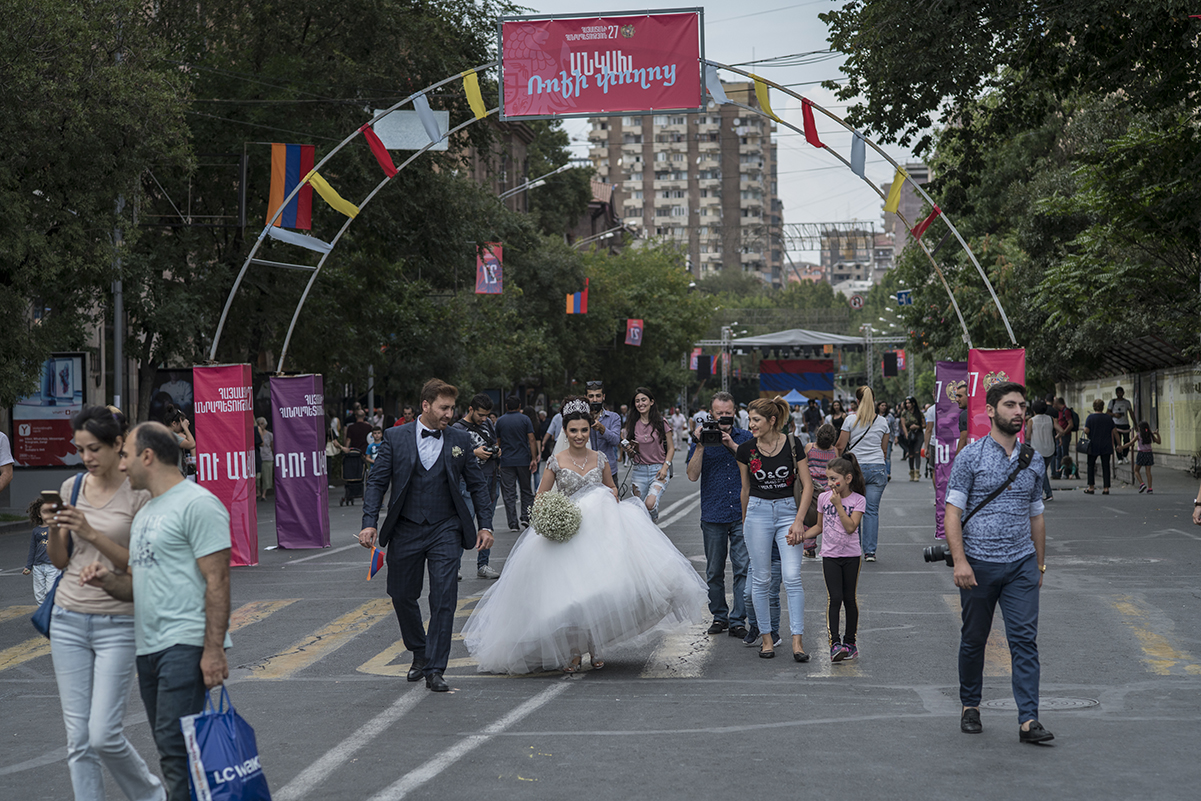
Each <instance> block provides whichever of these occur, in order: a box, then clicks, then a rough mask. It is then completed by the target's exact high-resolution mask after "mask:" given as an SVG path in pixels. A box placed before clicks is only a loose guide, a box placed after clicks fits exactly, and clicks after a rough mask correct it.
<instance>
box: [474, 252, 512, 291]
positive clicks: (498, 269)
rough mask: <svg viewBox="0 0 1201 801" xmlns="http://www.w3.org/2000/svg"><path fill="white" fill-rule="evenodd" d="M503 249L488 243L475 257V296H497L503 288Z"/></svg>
mask: <svg viewBox="0 0 1201 801" xmlns="http://www.w3.org/2000/svg"><path fill="white" fill-rule="evenodd" d="M503 264H504V248H503V247H502V246H501V244H500V243H499V242H488V243H486V244H485V245H484V247H482V248H480V249H478V251H477V252H476V255H475V294H477V295H499V294H500V293H501V292H503V291H504V288H505V277H504V273H503V269H504V267H503Z"/></svg>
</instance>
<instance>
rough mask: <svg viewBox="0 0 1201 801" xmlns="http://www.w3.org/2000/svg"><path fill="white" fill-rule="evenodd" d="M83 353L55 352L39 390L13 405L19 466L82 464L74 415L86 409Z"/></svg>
mask: <svg viewBox="0 0 1201 801" xmlns="http://www.w3.org/2000/svg"><path fill="white" fill-rule="evenodd" d="M85 364H86V357H85V355H84V354H82V353H55V354H52V355H51V356H50V358H49V359H47V360H46V361H45V362H44V363H43V364H42V377H41V381H40V383H39V386H38V391H37V392H35V393H33V394H32V395H26V396H25V397H23V398H18V399H17V402H16V403H14V404H13V415H12V419H13V441H12V450H13V460H14V461H15V462H16V464H17V466H18V467H62V466H64V465H73V464H79V463H80V459H79V455H78V454H77V453H76V452H75V445H74V444H73V443H72V441H71V440H72V437H73V436H74V432H73V431H72V429H71V418H72V417H74V416H75V415H76V414H78V413H79V412H80V411H81V410H82V409H83V404H84V376H85V374H84V366H85Z"/></svg>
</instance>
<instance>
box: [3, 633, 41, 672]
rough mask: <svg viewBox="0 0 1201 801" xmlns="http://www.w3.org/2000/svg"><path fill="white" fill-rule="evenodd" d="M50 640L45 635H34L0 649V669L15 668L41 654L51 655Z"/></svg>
mask: <svg viewBox="0 0 1201 801" xmlns="http://www.w3.org/2000/svg"><path fill="white" fill-rule="evenodd" d="M49 654H50V640H48V639H47V638H45V637H41V636H38V637H34V638H32V639H29V640H26V641H25V642H23V643H21V644H19V645H14V646H12V647H11V648H5V649H4V650H3V651H0V671H5V670H8V669H9V668H15V667H16V666H17V665H23V664H25V663H26V662H29V661H30V660H33V659H37V658H38V657H41V656H49Z"/></svg>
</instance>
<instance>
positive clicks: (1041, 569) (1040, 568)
mask: <svg viewBox="0 0 1201 801" xmlns="http://www.w3.org/2000/svg"><path fill="white" fill-rule="evenodd" d="M1038 572H1039V573H1046V572H1047V566H1046V565H1039V566H1038Z"/></svg>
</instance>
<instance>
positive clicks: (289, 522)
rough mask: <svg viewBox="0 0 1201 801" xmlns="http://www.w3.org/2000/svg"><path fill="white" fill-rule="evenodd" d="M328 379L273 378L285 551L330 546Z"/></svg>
mask: <svg viewBox="0 0 1201 801" xmlns="http://www.w3.org/2000/svg"><path fill="white" fill-rule="evenodd" d="M323 393H324V381H323V379H322V377H321V376H319V375H297V376H286V377H285V376H272V377H271V433H272V434H273V437H274V438H273V440H272V443H271V444H272V447H273V448H274V458H275V533H276V537H277V539H278V542H279V547H281V548H328V547H329V480H328V478H327V476H326V470H325V398H324V395H323Z"/></svg>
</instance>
